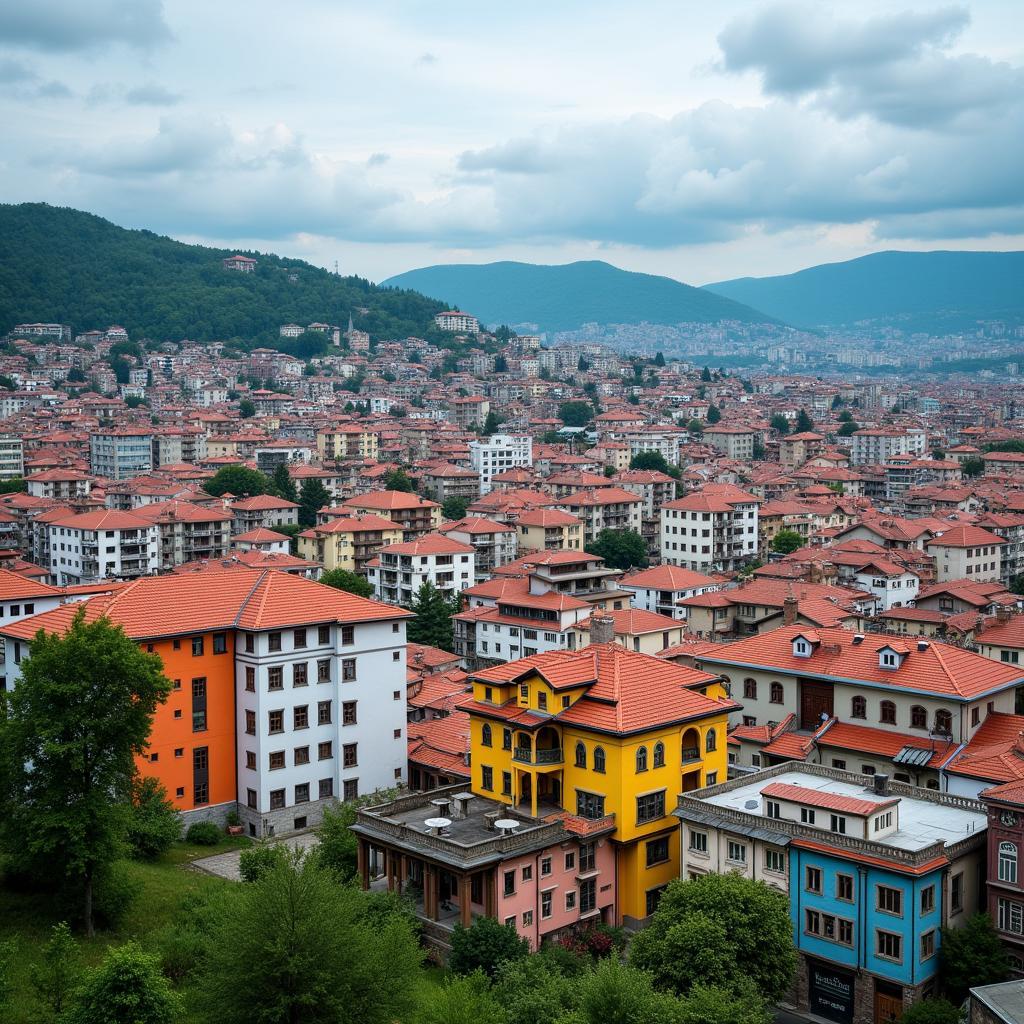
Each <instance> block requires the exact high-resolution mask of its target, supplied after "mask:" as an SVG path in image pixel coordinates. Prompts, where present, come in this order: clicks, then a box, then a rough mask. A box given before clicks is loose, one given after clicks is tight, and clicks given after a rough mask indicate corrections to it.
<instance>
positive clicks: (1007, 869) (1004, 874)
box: [999, 843, 1017, 884]
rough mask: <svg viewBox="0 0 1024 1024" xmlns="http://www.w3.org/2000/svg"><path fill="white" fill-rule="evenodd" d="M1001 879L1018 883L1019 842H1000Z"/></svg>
mask: <svg viewBox="0 0 1024 1024" xmlns="http://www.w3.org/2000/svg"><path fill="white" fill-rule="evenodd" d="M999 881H1000V882H1012V883H1013V884H1016V883H1017V844H1016V843H1000V844H999Z"/></svg>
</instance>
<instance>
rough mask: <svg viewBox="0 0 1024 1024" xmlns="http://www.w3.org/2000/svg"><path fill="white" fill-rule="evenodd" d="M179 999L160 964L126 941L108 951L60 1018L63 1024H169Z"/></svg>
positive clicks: (178, 1006) (156, 958)
mask: <svg viewBox="0 0 1024 1024" xmlns="http://www.w3.org/2000/svg"><path fill="white" fill-rule="evenodd" d="M180 1009H181V1001H180V999H179V997H178V996H177V995H176V994H175V993H174V992H173V991H172V990H171V985H170V982H169V981H168V980H167V979H166V978H165V977H164V976H163V975H162V974H161V973H160V961H159V959H158V957H157V956H156V955H154V954H152V953H144V952H143V951H142V949H141V948H140V947H139V946H137V945H136V944H135V943H133V942H130V943H128V944H127V945H124V946H118V947H116V948H115V949H112V950H110V952H109V953H107V955H106V957H104V959H103V963H101V964H100V966H99V967H97V968H96V969H95V970H93V971H90V972H89V974H88V976H87V977H86V979H85V983H84V984H83V986H82V988H81V989H80V990H79V992H78V994H77V995H76V997H75V1005H74V1006H73V1007H72V1009H71V1010H70V1011H69V1012H68V1013H67V1014H66V1015H65V1017H64V1018H63V1020H64V1021H66V1024H171V1022H173V1021H174V1020H176V1019H177V1017H178V1013H179V1011H180Z"/></svg>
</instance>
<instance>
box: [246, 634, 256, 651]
mask: <svg viewBox="0 0 1024 1024" xmlns="http://www.w3.org/2000/svg"><path fill="white" fill-rule="evenodd" d="M255 650H256V637H254V636H253V635H252V633H246V634H245V653H246V654H252V653H253V651H255Z"/></svg>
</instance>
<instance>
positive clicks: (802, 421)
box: [796, 409, 814, 434]
mask: <svg viewBox="0 0 1024 1024" xmlns="http://www.w3.org/2000/svg"><path fill="white" fill-rule="evenodd" d="M813 429H814V420H812V419H811V417H810V416H808V415H807V410H806V409H801V410H800V411H799V412H798V413H797V414H796V431H797V433H798V434H803V433H806V432H807V431H808V430H813Z"/></svg>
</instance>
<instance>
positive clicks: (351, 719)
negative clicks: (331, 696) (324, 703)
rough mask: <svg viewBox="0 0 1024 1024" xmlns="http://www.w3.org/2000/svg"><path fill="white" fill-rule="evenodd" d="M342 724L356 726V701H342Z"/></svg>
mask: <svg viewBox="0 0 1024 1024" xmlns="http://www.w3.org/2000/svg"><path fill="white" fill-rule="evenodd" d="M341 724H342V725H355V724H356V702H355V701H354V700H346V701H342V704H341Z"/></svg>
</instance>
